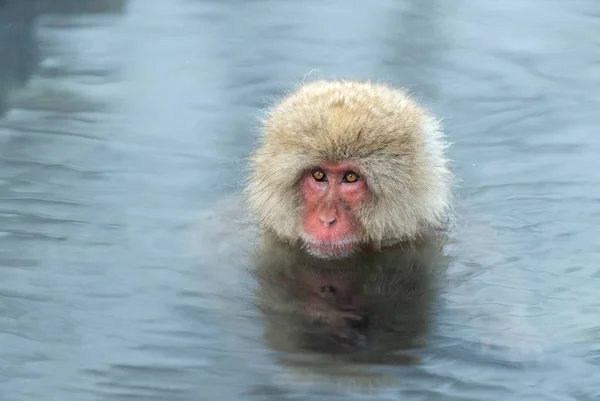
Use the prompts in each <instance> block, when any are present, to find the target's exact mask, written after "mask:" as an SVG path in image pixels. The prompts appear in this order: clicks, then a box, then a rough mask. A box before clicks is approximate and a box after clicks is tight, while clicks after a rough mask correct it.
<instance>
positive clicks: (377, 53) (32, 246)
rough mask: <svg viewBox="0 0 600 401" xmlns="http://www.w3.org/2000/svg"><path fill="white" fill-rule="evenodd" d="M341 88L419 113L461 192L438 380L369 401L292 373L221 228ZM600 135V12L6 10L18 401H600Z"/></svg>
mask: <svg viewBox="0 0 600 401" xmlns="http://www.w3.org/2000/svg"><path fill="white" fill-rule="evenodd" d="M316 77H323V78H352V79H369V78H370V79H372V80H375V81H386V82H390V83H393V84H394V85H400V86H404V87H406V88H407V89H408V90H410V92H411V93H412V94H413V95H414V96H415V97H416V98H417V99H418V100H419V101H420V102H421V103H423V104H425V105H427V106H428V107H429V108H430V109H431V110H432V111H433V112H434V113H436V114H437V115H439V116H440V117H442V118H443V119H444V125H445V128H446V132H447V134H448V137H449V140H450V141H452V142H453V143H454V144H453V146H452V147H451V149H450V156H451V158H452V159H453V161H454V169H455V171H456V174H457V175H458V176H459V177H460V179H461V181H460V182H459V184H458V186H457V189H456V197H457V199H456V211H457V214H458V216H459V219H458V226H457V228H456V231H455V233H454V237H455V238H454V244H452V246H451V247H449V249H450V251H451V252H452V254H453V257H454V259H453V262H452V264H451V266H450V268H449V271H448V283H447V285H446V286H445V288H444V290H443V291H442V294H441V301H440V303H439V305H438V306H437V308H436V312H435V315H436V316H435V320H436V324H435V326H434V328H433V331H432V333H431V337H430V343H429V345H428V347H426V348H425V349H423V350H420V351H419V355H420V357H421V358H422V362H421V364H419V365H416V366H387V367H379V368H380V370H379V373H378V374H379V375H378V376H373V377H372V380H371V379H370V380H367V382H366V383H362V384H358V382H357V381H356V380H358V378H356V377H355V378H354V379H352V380H342V379H341V378H339V377H336V376H335V375H333V374H331V375H329V376H328V377H324V376H321V375H320V374H319V373H317V372H316V371H314V372H313V373H312V374H311V375H308V376H307V375H306V374H305V375H301V374H299V373H298V372H294V371H293V370H290V369H285V368H284V367H282V366H281V365H280V364H278V363H277V361H276V358H275V355H274V354H275V353H276V351H274V350H272V349H270V348H269V347H268V346H266V345H265V344H264V342H263V341H262V338H261V335H262V334H261V333H262V330H263V324H262V322H261V320H260V318H259V316H258V314H257V313H256V311H254V310H252V309H251V308H249V307H248V308H245V307H243V304H244V303H247V302H249V299H248V298H249V297H250V295H248V293H247V292H245V291H244V285H250V284H249V282H248V281H249V279H248V278H247V277H244V276H243V275H240V277H232V275H231V274H230V273H231V271H230V270H227V269H226V268H225V269H223V266H222V263H219V259H218V258H217V257H215V253H216V248H219V249H220V250H224V251H227V247H228V246H230V247H231V246H233V245H228V244H229V243H228V239H229V233H227V232H225V233H223V232H219V233H218V234H217V232H216V231H214V232H213V231H211V230H212V229H211V228H210V226H209V225H205V224H200V225H199V224H198V221H202V219H206V216H213V215H215V214H216V213H218V212H217V210H218V209H219V206H220V205H221V204H223V203H224V202H226V199H228V198H231V197H232V196H233V195H234V194H235V193H236V191H237V186H238V184H239V182H240V180H241V179H242V177H241V176H240V174H241V173H240V164H239V160H240V159H241V158H243V157H244V156H245V155H247V153H248V152H249V151H250V150H251V148H252V146H253V143H254V140H255V138H256V131H257V127H258V117H259V116H260V115H261V112H262V109H263V108H264V107H265V106H267V105H269V104H270V103H271V102H272V101H273V100H274V99H276V98H277V97H278V96H280V95H282V94H283V93H284V92H286V91H288V90H290V89H292V88H293V87H294V86H295V85H297V84H298V83H299V82H302V80H304V79H312V78H316ZM598 110H600V1H597V0H570V1H563V0H503V1H478V0H453V1H446V0H371V1H349V0H329V1H317V0H306V1H299V0H296V1H292V0H287V1H286V0H279V1H275V0H252V1H250V0H246V1H242V0H237V1H235V0H169V1H159V0H38V1H35V0H0V115H1V117H0V400H2V401H4V400H6V401H25V400H27V401H29V400H36V401H37V400H41V399H45V400H50V399H53V400H61V401H66V400H134V399H135V400H165V401H166V400H169V401H175V400H283V399H307V400H334V399H340V400H341V399H344V400H347V399H360V400H365V399H374V400H400V399H402V400H406V399H411V400H437V399H444V400H468V399H469V400H470V399H472V400H504V399H507V398H511V399H522V400H544V401H548V400H594V399H595V400H597V399H600V380H598V377H597V371H598V367H599V365H600V326H599V325H598V321H599V320H598V316H599V311H600V295H599V293H598V285H599V284H600V268H599V266H600V251H599V249H598V238H599V236H600V224H599V223H600V189H599V188H600V162H599V161H598V155H599V151H600V135H599V134H598V127H599V124H600V114H599V113H598ZM199 227H200V228H199ZM199 229H200V230H202V229H203V230H205V232H204V234H203V235H200V236H199V234H198V230H199ZM198 238H206V239H207V240H197V239H198ZM221 272H223V273H221ZM224 272H227V274H225V273H224ZM240 284H241V285H240ZM239 305H242V306H239ZM358 376H360V377H363V378H364V377H365V376H364V375H362V374H361V375H358ZM355 379H356V380H355Z"/></svg>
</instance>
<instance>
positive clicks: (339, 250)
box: [305, 241, 358, 260]
mask: <svg viewBox="0 0 600 401" xmlns="http://www.w3.org/2000/svg"><path fill="white" fill-rule="evenodd" d="M357 246H358V245H357V244H356V243H355V242H350V241H344V242H338V243H323V242H312V241H310V242H306V244H305V249H306V251H307V252H308V253H309V254H310V255H312V256H314V257H316V258H319V259H327V260H331V259H344V258H347V257H349V256H352V255H353V254H354V253H355V252H356V248H357Z"/></svg>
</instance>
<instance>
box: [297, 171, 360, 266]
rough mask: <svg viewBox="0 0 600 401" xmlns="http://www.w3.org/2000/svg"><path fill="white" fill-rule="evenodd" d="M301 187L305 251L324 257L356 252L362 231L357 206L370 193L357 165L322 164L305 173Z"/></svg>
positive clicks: (344, 255)
mask: <svg viewBox="0 0 600 401" xmlns="http://www.w3.org/2000/svg"><path fill="white" fill-rule="evenodd" d="M300 189H301V192H302V197H303V202H304V214H303V225H302V228H303V236H302V237H303V240H304V243H305V248H306V250H307V251H308V252H309V253H310V254H312V255H313V256H316V257H319V258H324V259H340V258H344V257H347V256H349V255H351V254H352V253H354V251H355V250H356V249H357V248H358V246H359V244H360V239H361V231H362V229H361V225H360V224H359V220H358V219H357V215H358V209H359V207H360V205H361V204H362V203H364V201H365V199H366V198H367V193H368V188H367V185H366V183H365V180H364V179H363V178H362V177H361V175H360V173H359V169H358V167H357V166H355V165H352V164H349V163H327V164H321V165H320V166H319V167H316V168H314V169H312V170H310V171H307V172H306V173H305V174H304V175H303V177H302V179H301V184H300Z"/></svg>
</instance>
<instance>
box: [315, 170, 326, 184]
mask: <svg viewBox="0 0 600 401" xmlns="http://www.w3.org/2000/svg"><path fill="white" fill-rule="evenodd" d="M312 176H313V178H314V179H315V180H317V181H323V180H324V179H325V173H324V172H323V170H315V171H313V173H312Z"/></svg>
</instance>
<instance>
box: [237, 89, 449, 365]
mask: <svg viewBox="0 0 600 401" xmlns="http://www.w3.org/2000/svg"><path fill="white" fill-rule="evenodd" d="M445 147H446V142H445V140H444V138H443V134H442V131H441V128H440V125H439V123H438V121H437V120H436V119H435V118H434V117H433V116H432V115H430V114H429V113H428V112H427V111H426V110H425V109H423V108H421V107H420V106H419V105H417V103H416V102H414V101H413V100H411V99H410V98H409V97H408V96H407V94H406V93H404V92H403V91H402V90H400V89H395V88H392V87H390V86H387V85H383V84H373V83H369V82H353V81H316V82H312V83H309V84H306V85H303V86H301V87H300V88H299V89H298V90H296V91H295V92H293V93H291V94H290V95H289V96H287V97H285V98H284V99H283V100H282V101H281V102H280V103H278V104H277V105H276V106H275V107H274V108H272V109H271V110H270V112H269V113H268V115H267V118H266V120H265V122H264V127H263V135H262V138H261V143H260V146H259V147H258V149H257V150H256V151H255V152H254V154H253V155H252V157H251V173H250V177H249V180H248V187H247V191H246V194H247V197H248V200H249V204H250V206H251V209H252V210H253V212H254V215H255V216H256V218H257V220H258V223H259V224H258V225H259V227H260V229H261V233H262V239H263V241H262V246H261V247H259V248H258V250H257V252H256V253H255V258H254V261H255V269H254V275H255V277H256V278H257V282H258V283H259V298H258V299H259V300H260V307H261V309H262V310H263V311H264V312H265V315H266V317H267V319H268V320H269V321H271V322H272V323H273V324H271V325H270V326H269V327H271V330H268V333H270V334H268V335H267V338H268V339H269V343H271V344H274V346H276V347H277V348H279V349H286V347H285V344H287V345H288V346H290V348H297V349H299V350H302V349H304V350H306V349H311V350H315V351H317V350H321V351H328V352H334V353H339V352H344V351H347V352H351V351H356V350H361V349H364V347H366V346H369V347H370V348H371V349H374V348H372V347H375V349H377V348H379V349H383V348H389V347H391V348H402V347H403V346H407V347H408V346H410V345H414V341H413V340H415V339H416V338H418V337H420V336H421V335H422V334H423V332H424V330H425V327H426V326H427V324H426V321H427V316H428V313H427V312H428V310H429V307H430V304H431V300H432V298H433V296H432V291H431V287H432V285H431V283H430V278H431V277H429V274H430V273H431V270H432V269H433V267H434V266H436V265H437V261H438V260H440V258H439V256H440V255H441V248H442V245H441V244H442V242H443V241H440V239H441V238H442V237H443V235H439V234H443V232H444V228H445V227H444V223H445V220H446V217H447V215H448V211H449V203H450V185H451V180H452V175H451V172H450V169H449V167H448V161H447V159H446V156H445V154H444V150H445ZM386 288H387V290H385V289H386ZM286 329H287V330H286ZM386 335H387V338H388V339H393V341H391V342H389V341H388V344H387V345H385V343H386V342H385V341H381V340H382V337H386ZM374 338H378V341H377V343H376V344H374V343H373V341H371V340H372V339H374ZM293 339H295V341H294V340H293ZM278 340H281V341H278ZM399 341H400V342H402V343H403V345H402V346H401V345H400V344H399V343H398V342H399ZM415 341H416V340H415ZM408 343H410V345H409V344H408ZM360 355H363V357H364V355H365V354H364V353H360Z"/></svg>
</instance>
